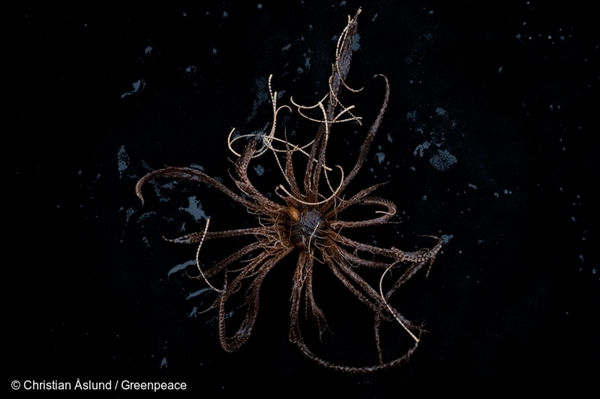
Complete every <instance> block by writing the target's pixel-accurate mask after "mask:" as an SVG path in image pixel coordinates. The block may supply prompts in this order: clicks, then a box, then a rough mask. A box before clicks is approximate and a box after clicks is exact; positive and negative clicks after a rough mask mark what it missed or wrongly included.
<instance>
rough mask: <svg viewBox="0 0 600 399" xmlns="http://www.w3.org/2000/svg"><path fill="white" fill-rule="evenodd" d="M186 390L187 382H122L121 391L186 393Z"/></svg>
mask: <svg viewBox="0 0 600 399" xmlns="http://www.w3.org/2000/svg"><path fill="white" fill-rule="evenodd" d="M186 388H187V385H186V383H185V382H134V381H129V380H123V382H121V389H123V390H125V391H154V392H157V391H185V389H186Z"/></svg>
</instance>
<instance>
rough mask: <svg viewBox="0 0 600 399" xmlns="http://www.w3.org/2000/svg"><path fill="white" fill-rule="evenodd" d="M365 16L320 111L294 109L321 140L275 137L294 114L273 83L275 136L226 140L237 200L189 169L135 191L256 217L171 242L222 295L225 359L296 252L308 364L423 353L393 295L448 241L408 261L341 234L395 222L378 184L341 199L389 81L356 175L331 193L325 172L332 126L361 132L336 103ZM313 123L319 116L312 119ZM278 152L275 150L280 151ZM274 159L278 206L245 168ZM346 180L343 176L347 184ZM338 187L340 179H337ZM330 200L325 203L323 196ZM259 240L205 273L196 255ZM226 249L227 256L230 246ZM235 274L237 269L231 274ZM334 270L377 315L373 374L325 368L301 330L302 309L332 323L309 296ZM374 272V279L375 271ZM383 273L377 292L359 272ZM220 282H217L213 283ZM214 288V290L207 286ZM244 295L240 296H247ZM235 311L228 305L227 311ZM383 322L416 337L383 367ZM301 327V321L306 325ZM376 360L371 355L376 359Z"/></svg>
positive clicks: (295, 308)
mask: <svg viewBox="0 0 600 399" xmlns="http://www.w3.org/2000/svg"><path fill="white" fill-rule="evenodd" d="M360 11H361V10H360V9H359V10H358V11H357V13H356V15H355V16H354V17H353V18H350V17H349V18H348V24H347V25H346V27H345V29H344V30H343V32H342V34H341V35H340V38H339V40H338V42H337V48H336V54H335V63H334V64H333V68H332V74H331V76H330V78H329V92H328V94H327V95H325V96H324V97H323V98H322V99H321V101H319V102H318V103H317V104H316V105H314V106H310V107H308V106H302V105H298V104H297V103H295V102H294V101H293V100H291V102H292V104H293V105H294V106H295V107H296V108H297V111H298V113H299V114H300V115H302V116H303V117H304V118H306V119H308V120H310V121H313V122H316V123H318V129H317V134H316V136H315V137H314V139H313V140H312V141H311V142H310V143H308V144H306V145H303V146H299V145H294V144H292V143H290V142H289V141H288V139H287V136H286V137H284V138H278V137H276V135H275V132H276V128H277V123H276V122H277V115H278V113H279V112H280V111H282V110H284V109H285V110H287V111H291V108H290V107H289V106H280V107H278V106H277V93H276V92H275V93H274V92H273V91H272V90H271V77H270V78H269V93H270V95H271V101H272V103H273V121H272V124H271V129H270V132H269V133H265V134H261V135H256V134H253V135H238V136H235V135H234V131H233V130H232V132H231V133H230V135H229V140H228V143H229V148H230V149H231V151H232V152H233V153H234V154H235V155H236V156H237V160H236V161H235V175H236V176H234V177H233V179H234V182H235V185H236V186H237V188H238V189H239V190H240V191H241V194H237V193H236V192H234V191H233V190H231V189H229V188H228V187H227V186H225V185H224V184H223V183H221V182H219V181H217V180H215V179H214V178H212V177H210V176H208V175H207V174H205V173H203V172H202V171H200V170H197V169H194V168H189V167H166V168H164V169H160V170H156V171H153V172H150V173H148V174H146V175H145V176H143V177H142V178H141V179H140V180H139V181H138V182H137V185H136V188H135V189H136V194H137V196H138V197H139V198H140V199H141V200H142V203H143V202H144V197H143V194H142V189H143V188H144V186H145V185H146V184H147V183H148V182H150V181H152V180H154V179H158V178H160V179H164V178H168V179H178V180H185V181H191V182H197V183H203V184H206V185H208V186H212V187H214V188H216V189H218V190H220V191H221V192H222V193H224V194H225V195H227V196H228V197H229V198H231V199H232V200H233V201H235V202H237V203H239V204H241V205H242V206H244V207H245V208H246V209H247V211H248V212H250V213H251V214H254V215H256V216H257V219H258V222H257V226H256V227H251V228H244V229H237V230H225V231H209V229H208V220H207V223H206V227H205V229H204V230H203V231H201V232H198V233H192V234H188V235H185V236H183V237H179V238H176V239H172V240H168V241H171V242H174V243H185V244H196V245H197V246H198V249H197V252H196V265H197V268H198V272H199V274H198V275H197V276H195V277H194V278H197V279H199V280H202V281H204V282H205V283H206V284H208V285H209V287H210V288H211V289H212V290H214V291H215V292H216V293H217V298H216V300H215V301H214V303H213V304H212V305H211V306H210V307H209V309H207V310H210V309H218V315H219V318H218V319H219V321H218V323H219V338H220V342H221V345H222V347H223V349H225V350H226V351H228V352H231V351H235V350H237V349H238V348H240V347H241V346H242V345H244V343H246V341H247V340H248V338H249V337H250V334H251V332H252V328H253V326H254V323H255V320H256V316H257V313H258V308H259V292H260V289H261V285H262V283H263V280H264V279H265V276H266V275H267V274H268V273H269V271H270V270H271V269H273V268H274V267H275V266H276V265H277V264H278V263H279V262H280V261H281V260H282V259H283V258H284V257H286V256H288V255H290V254H292V253H293V252H296V253H297V256H298V261H297V265H296V270H295V273H294V276H293V287H292V295H291V299H290V300H291V309H290V332H289V338H290V341H291V342H293V343H294V344H296V346H297V347H298V348H299V349H300V351H302V353H303V354H304V355H306V356H307V357H309V358H310V359H312V360H314V361H315V362H317V363H318V364H320V365H322V366H324V367H327V368H330V369H334V370H339V371H345V372H364V373H366V372H373V371H377V370H382V369H387V368H390V367H394V366H398V365H401V364H403V363H405V362H406V361H408V359H409V358H410V356H411V355H412V353H413V352H414V351H415V349H416V348H417V346H418V344H419V339H420V337H421V333H422V329H421V327H420V326H417V325H415V324H413V323H411V322H410V321H409V320H408V319H406V318H405V317H404V316H403V315H402V314H401V313H400V312H399V311H398V310H396V309H395V308H394V307H392V306H391V304H390V303H389V300H390V297H391V296H392V294H393V293H394V292H395V291H397V289H398V288H399V287H400V286H402V285H403V284H404V283H405V282H406V281H408V280H409V279H410V278H412V277H413V276H414V275H415V273H417V272H418V271H419V270H421V269H422V268H423V267H425V266H427V265H431V263H432V262H433V260H434V259H435V257H436V255H437V254H438V252H439V251H440V249H441V246H442V242H441V240H440V239H439V238H437V237H433V236H430V237H432V238H433V239H435V240H437V243H436V245H435V246H434V247H433V248H431V249H428V248H425V249H421V250H418V251H415V252H404V251H401V250H399V249H396V248H394V247H392V248H382V247H378V246H374V245H369V244H363V243H360V242H357V241H354V240H353V239H350V238H347V237H345V236H344V235H342V230H348V229H356V228H363V227H369V226H377V225H382V224H386V223H389V222H390V220H391V219H392V217H393V216H394V215H395V213H396V206H395V205H394V204H393V203H392V202H391V201H388V200H386V199H382V198H378V197H374V196H371V194H372V193H373V192H374V191H375V190H376V189H377V188H378V187H380V186H381V185H382V183H380V184H375V185H373V186H371V187H369V188H365V189H364V190H362V191H359V192H358V193H357V194H354V195H353V196H351V197H350V198H348V199H345V198H344V197H343V196H342V194H343V193H344V192H345V190H346V188H347V187H348V186H349V185H350V183H351V182H352V180H353V179H354V178H355V177H356V176H357V174H358V172H359V170H360V169H361V167H362V165H363V163H364V161H365V158H366V156H367V152H368V151H369V146H370V145H371V143H372V142H373V138H374V137H375V134H376V133H377V130H378V129H379V126H380V124H381V121H382V119H383V115H384V112H385V109H386V107H387V104H388V99H389V93H390V87H389V82H388V79H387V78H386V77H385V76H383V75H378V77H379V78H380V79H382V80H383V82H384V83H385V94H384V97H383V104H382V105H381V108H380V110H379V112H378V114H377V116H376V118H375V120H374V122H373V123H372V125H371V127H370V128H369V130H368V132H367V135H366V137H365V139H364V142H363V144H362V147H361V149H360V152H359V155H358V159H357V160H356V163H355V164H354V166H353V167H352V169H351V170H350V171H349V172H348V173H346V174H344V171H343V170H342V168H341V167H339V166H338V167H337V169H339V174H340V175H341V177H340V178H339V184H337V185H336V184H332V181H333V180H334V179H332V178H331V179H330V175H332V174H335V175H337V174H338V172H335V173H334V172H332V170H335V169H333V168H331V167H329V166H327V164H326V154H327V146H328V143H329V139H330V137H331V133H332V132H331V131H332V128H333V127H334V125H337V124H340V123H345V122H354V123H359V124H360V123H361V118H360V117H358V116H355V115H354V114H353V112H352V111H353V108H354V107H353V106H349V107H346V106H343V105H342V104H341V102H340V101H339V94H340V92H341V90H342V89H343V88H346V89H347V90H350V91H357V90H352V89H350V88H349V87H347V86H346V84H345V79H346V76H347V75H348V72H349V69H350V62H351V58H352V49H351V45H352V40H353V38H354V36H355V34H356V30H357V18H358V15H359V14H360ZM314 115H317V116H314ZM242 139H243V140H245V141H247V143H246V145H245V147H244V148H243V150H242V151H240V153H237V152H235V150H234V149H233V147H234V146H235V145H236V142H241V140H242ZM277 145H279V148H277ZM269 152H270V153H272V154H274V155H275V159H276V160H277V164H278V166H279V168H280V170H281V172H282V174H283V178H284V180H285V183H286V185H285V186H284V185H279V186H277V189H276V190H275V193H276V194H278V196H279V197H280V199H281V201H274V200H272V199H270V198H267V196H265V195H263V194H261V193H260V192H259V191H258V190H257V189H256V188H255V186H254V185H253V184H252V182H250V179H249V177H248V168H249V165H250V163H251V162H252V160H253V159H254V158H256V157H259V156H261V155H263V154H265V153H269ZM298 157H302V159H306V168H305V170H304V173H303V174H304V178H303V181H302V182H298V181H297V180H296V173H295V168H296V166H295V163H294V161H293V159H294V158H298ZM344 175H345V176H344ZM335 181H337V178H336V179H335ZM323 192H325V193H329V194H323ZM350 207H375V209H377V208H379V210H376V211H375V214H376V215H373V216H372V217H371V218H366V219H361V220H358V221H346V220H343V218H342V217H343V213H344V211H345V210H347V209H348V208H350ZM240 236H250V237H255V238H256V241H254V242H253V243H251V244H249V245H247V246H245V247H243V248H241V249H239V250H237V251H235V252H233V253H230V254H229V255H228V256H227V257H226V258H225V259H223V260H221V261H220V262H217V263H216V264H214V265H213V266H211V267H208V268H206V267H204V268H203V267H202V266H201V264H200V262H199V253H200V248H201V246H202V244H203V243H204V242H206V241H212V240H214V239H216V238H225V237H240ZM224 248H225V247H224ZM234 266H235V267H234ZM319 267H326V268H328V269H329V270H330V271H331V273H333V275H334V276H335V277H336V278H337V279H338V280H339V281H340V282H341V284H342V285H343V286H345V287H346V288H347V289H348V290H349V292H350V293H351V294H353V295H354V296H355V297H356V298H358V300H359V301H360V302H362V303H363V304H364V305H366V306H367V307H368V309H370V311H372V313H373V316H374V340H375V347H376V350H377V353H378V357H379V361H378V362H375V361H373V364H372V365H367V366H348V365H342V364H337V363H335V362H332V361H327V360H324V359H323V358H321V357H320V356H319V355H317V354H315V353H314V352H313V351H312V350H311V349H309V346H308V345H307V343H306V341H305V338H304V336H303V333H302V331H301V321H300V319H301V318H300V316H299V315H300V313H302V311H301V307H302V304H304V312H305V315H306V316H307V317H310V319H312V321H313V322H314V323H315V324H316V325H317V327H318V329H319V333H321V332H322V331H323V330H324V329H325V327H326V326H327V323H326V321H325V314H324V312H323V310H322V309H321V308H320V307H319V306H318V305H317V303H316V301H315V296H314V294H313V284H314V282H313V269H314V268H319ZM392 269H393V274H394V276H393V280H392V281H388V282H386V286H387V287H388V288H386V289H385V290H384V289H383V280H384V277H385V276H388V279H391V278H392V277H391V276H392V273H390V271H391V270H392ZM369 270H370V271H369ZM377 270H379V271H380V275H379V276H378V277H379V284H378V286H377V284H376V283H374V282H371V283H369V282H368V279H366V278H364V277H363V276H362V275H363V271H369V273H373V272H377ZM218 276H221V277H220V278H221V280H220V283H218V284H217V283H214V281H215V280H214V279H216V278H218ZM211 280H212V281H213V282H211ZM242 287H244V289H242ZM239 291H242V292H243V294H241V295H243V298H242V301H243V305H242V306H241V308H243V309H245V317H244V319H243V321H242V322H241V324H240V326H239V328H238V330H237V331H236V332H235V333H234V334H233V335H228V334H227V332H226V317H225V315H226V310H225V309H226V305H227V304H228V301H229V300H230V298H231V297H232V296H234V294H236V293H238V292H239ZM229 304H230V305H231V302H229ZM383 321H388V322H391V323H398V324H399V325H400V326H402V327H403V328H404V330H406V332H407V333H408V334H409V335H410V336H411V337H412V339H411V342H412V343H411V344H410V345H409V347H408V349H406V350H402V351H401V353H400V355H399V356H386V357H392V359H384V354H383V350H382V345H381V342H380V325H381V323H382V322H383ZM302 324H304V322H302ZM374 359H375V356H374Z"/></svg>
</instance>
